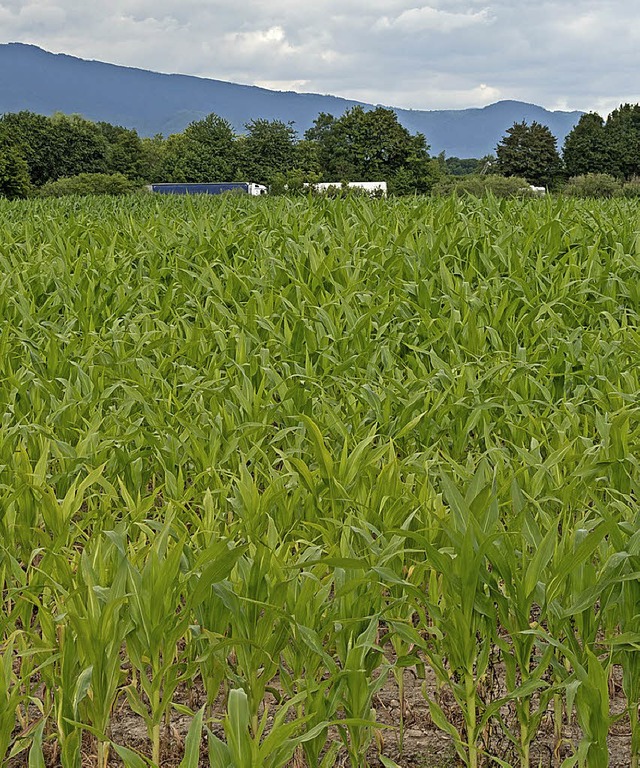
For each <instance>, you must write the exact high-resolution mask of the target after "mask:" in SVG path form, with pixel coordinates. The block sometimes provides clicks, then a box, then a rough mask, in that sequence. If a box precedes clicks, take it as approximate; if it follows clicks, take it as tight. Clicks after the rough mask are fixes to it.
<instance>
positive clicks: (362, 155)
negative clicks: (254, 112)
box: [305, 106, 440, 194]
mask: <svg viewBox="0 0 640 768" xmlns="http://www.w3.org/2000/svg"><path fill="white" fill-rule="evenodd" d="M305 138H306V139H308V140H309V141H313V142H315V144H316V145H317V156H318V160H319V163H320V167H321V169H322V174H323V176H324V178H325V179H326V180H327V181H340V180H343V179H344V180H348V181H387V182H388V184H389V188H390V190H391V191H392V192H396V193H398V194H404V193H407V192H415V191H418V192H423V191H427V190H428V189H429V188H430V187H431V186H432V184H433V183H434V181H435V180H436V179H437V178H438V176H439V175H440V171H439V165H438V163H437V162H436V163H434V162H432V161H431V158H430V157H429V147H428V145H427V143H426V139H425V137H424V136H423V135H422V134H421V133H418V134H415V135H412V134H411V133H410V132H409V131H408V130H407V129H406V128H404V126H402V125H401V124H400V123H399V122H398V118H397V115H396V113H395V112H394V111H393V110H392V109H386V108H384V107H377V108H376V109H373V110H368V111H367V110H365V109H364V108H363V107H360V106H357V107H353V109H350V110H347V111H346V112H345V113H344V114H343V115H342V117H340V118H335V117H333V115H329V114H326V113H321V114H320V115H319V116H318V117H317V119H316V120H315V122H314V125H313V126H312V127H311V128H310V129H309V130H308V131H307V132H306V134H305Z"/></svg>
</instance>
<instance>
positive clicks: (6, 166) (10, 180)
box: [0, 148, 31, 200]
mask: <svg viewBox="0 0 640 768" xmlns="http://www.w3.org/2000/svg"><path fill="white" fill-rule="evenodd" d="M30 189H31V181H30V179H29V166H28V165H27V162H26V160H25V159H24V158H23V157H21V155H20V154H19V153H18V151H17V150H16V149H11V148H6V149H0V197H8V198H9V200H14V199H15V198H18V197H26V196H27V195H28V194H29V191H30Z"/></svg>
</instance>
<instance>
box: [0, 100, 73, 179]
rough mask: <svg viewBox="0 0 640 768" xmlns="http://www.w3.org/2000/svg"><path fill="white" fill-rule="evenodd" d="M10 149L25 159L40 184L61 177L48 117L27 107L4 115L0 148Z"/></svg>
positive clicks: (32, 175)
mask: <svg viewBox="0 0 640 768" xmlns="http://www.w3.org/2000/svg"><path fill="white" fill-rule="evenodd" d="M9 148H11V149H13V150H16V151H17V152H18V154H20V155H21V156H22V157H23V158H24V159H25V161H26V163H27V167H28V169H29V177H30V179H31V181H32V183H33V184H35V185H36V186H40V185H41V184H44V182H46V181H49V179H55V178H57V177H58V175H59V167H58V166H59V157H58V148H57V146H56V144H55V142H54V141H53V138H52V130H51V122H50V120H49V118H48V117H45V116H44V115H37V114H36V113H35V112H29V111H26V110H25V111H22V112H13V113H6V114H4V115H2V117H0V149H5V150H6V149H9Z"/></svg>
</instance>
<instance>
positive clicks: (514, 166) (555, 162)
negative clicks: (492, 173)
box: [496, 121, 562, 186]
mask: <svg viewBox="0 0 640 768" xmlns="http://www.w3.org/2000/svg"><path fill="white" fill-rule="evenodd" d="M496 156H497V158H498V160H497V163H496V170H498V172H499V173H501V174H502V175H503V176H521V177H523V178H525V179H526V180H527V181H528V182H529V183H530V184H536V185H539V186H549V185H551V184H553V183H554V181H555V180H556V179H557V178H558V177H559V176H560V175H561V172H562V160H561V159H560V155H559V154H558V150H557V146H556V137H555V136H554V135H553V134H552V133H551V131H550V130H549V128H547V126H546V125H541V124H540V123H537V122H535V121H534V122H533V123H531V125H527V123H526V122H524V121H523V122H522V123H514V124H513V125H512V126H511V128H509V129H508V130H507V132H506V135H505V136H503V137H502V139H501V141H500V142H499V144H498V146H497V147H496Z"/></svg>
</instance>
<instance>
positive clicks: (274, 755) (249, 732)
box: [208, 688, 326, 768]
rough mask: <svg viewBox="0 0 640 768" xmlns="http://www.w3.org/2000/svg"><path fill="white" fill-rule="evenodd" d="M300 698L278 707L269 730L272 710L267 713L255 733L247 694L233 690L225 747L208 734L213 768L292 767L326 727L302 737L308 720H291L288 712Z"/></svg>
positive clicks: (226, 722)
mask: <svg viewBox="0 0 640 768" xmlns="http://www.w3.org/2000/svg"><path fill="white" fill-rule="evenodd" d="M299 698H301V697H297V698H294V699H292V700H291V701H289V702H288V703H287V704H284V705H282V706H281V707H279V709H278V711H277V712H276V714H275V716H274V718H273V722H272V723H271V725H270V726H269V727H268V716H269V710H268V709H265V711H264V713H263V715H262V718H261V719H260V721H259V722H258V727H257V729H256V730H255V731H254V730H253V728H252V726H251V721H252V719H253V718H252V715H251V711H250V706H249V699H248V696H247V694H246V693H245V691H243V690H242V689H241V688H234V689H233V690H231V691H230V692H229V702H228V704H227V712H226V714H225V716H224V719H223V727H224V734H225V737H226V743H225V742H223V741H222V740H221V739H219V738H218V737H217V736H215V735H214V734H213V733H211V731H209V732H208V741H209V765H210V768H256V766H258V765H259V766H263V767H264V768H284V767H285V766H286V765H289V762H290V760H291V757H292V756H293V754H294V752H295V750H296V748H297V747H298V746H299V745H300V744H301V743H303V742H304V741H305V740H307V739H310V738H314V737H315V736H316V735H317V733H318V732H319V731H320V730H321V729H322V728H324V727H326V726H325V724H323V723H320V724H318V725H317V726H316V727H315V728H314V729H312V730H309V731H307V732H306V733H304V734H300V733H299V731H300V730H301V728H302V726H303V725H304V722H305V718H303V719H302V720H300V719H299V718H294V719H293V720H291V719H288V713H289V710H290V709H291V708H292V707H295V706H296V704H297V703H298V700H299Z"/></svg>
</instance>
